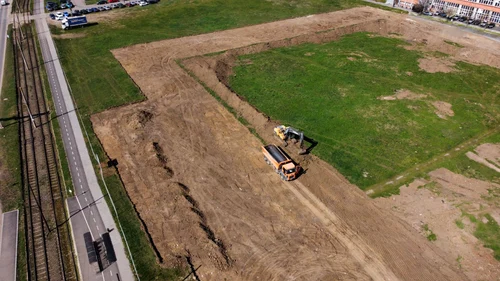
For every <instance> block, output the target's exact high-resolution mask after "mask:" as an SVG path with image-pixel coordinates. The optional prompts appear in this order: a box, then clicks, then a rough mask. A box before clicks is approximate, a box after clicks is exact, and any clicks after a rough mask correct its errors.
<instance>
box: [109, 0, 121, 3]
mask: <svg viewBox="0 0 500 281" xmlns="http://www.w3.org/2000/svg"><path fill="white" fill-rule="evenodd" d="M116 2H120V1H118V0H108V3H116Z"/></svg>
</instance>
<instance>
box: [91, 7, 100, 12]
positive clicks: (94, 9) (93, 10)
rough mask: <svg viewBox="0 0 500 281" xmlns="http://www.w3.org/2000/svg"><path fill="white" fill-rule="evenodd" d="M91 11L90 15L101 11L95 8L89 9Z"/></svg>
mask: <svg viewBox="0 0 500 281" xmlns="http://www.w3.org/2000/svg"><path fill="white" fill-rule="evenodd" d="M91 9H92V13H97V12H100V11H101V10H99V9H97V8H96V7H94V8H91Z"/></svg>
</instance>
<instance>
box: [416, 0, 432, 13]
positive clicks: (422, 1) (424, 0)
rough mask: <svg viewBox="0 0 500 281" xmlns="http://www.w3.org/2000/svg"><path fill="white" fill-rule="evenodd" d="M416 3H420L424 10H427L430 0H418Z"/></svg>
mask: <svg viewBox="0 0 500 281" xmlns="http://www.w3.org/2000/svg"><path fill="white" fill-rule="evenodd" d="M418 4H420V5H422V7H423V10H422V11H424V12H426V11H428V10H429V5H430V4H431V0H418Z"/></svg>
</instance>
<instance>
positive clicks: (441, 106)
mask: <svg viewBox="0 0 500 281" xmlns="http://www.w3.org/2000/svg"><path fill="white" fill-rule="evenodd" d="M432 105H433V106H434V107H435V108H436V111H435V112H436V115H437V116H438V117H439V118H442V119H446V118H447V116H454V115H455V112H453V110H452V109H451V104H449V103H447V102H444V101H435V102H432Z"/></svg>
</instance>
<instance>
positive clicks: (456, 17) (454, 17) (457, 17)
mask: <svg viewBox="0 0 500 281" xmlns="http://www.w3.org/2000/svg"><path fill="white" fill-rule="evenodd" d="M459 18H460V17H459V16H453V17H452V18H451V20H458V19H459Z"/></svg>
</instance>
